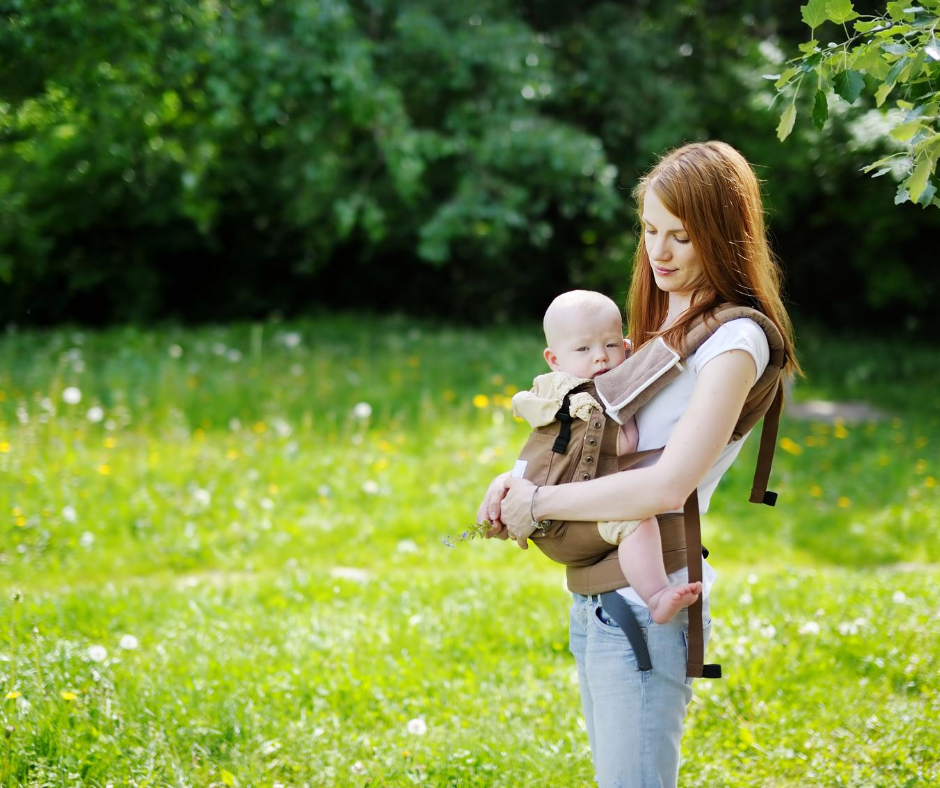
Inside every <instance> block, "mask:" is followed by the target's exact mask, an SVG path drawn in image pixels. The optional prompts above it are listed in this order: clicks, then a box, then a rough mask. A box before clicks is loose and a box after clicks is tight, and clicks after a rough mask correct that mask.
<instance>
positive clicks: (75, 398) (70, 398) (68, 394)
mask: <svg viewBox="0 0 940 788" xmlns="http://www.w3.org/2000/svg"><path fill="white" fill-rule="evenodd" d="M62 401H63V402H65V403H67V404H69V405H77V404H78V403H79V402H81V401H82V392H81V391H80V390H79V389H77V388H75V386H69V387H68V388H67V389H66V390H65V391H63V392H62Z"/></svg>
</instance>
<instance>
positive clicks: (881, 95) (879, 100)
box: [875, 82, 894, 107]
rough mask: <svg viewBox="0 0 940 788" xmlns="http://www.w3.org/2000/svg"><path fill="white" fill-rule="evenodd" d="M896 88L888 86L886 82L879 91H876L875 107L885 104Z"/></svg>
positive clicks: (891, 85)
mask: <svg viewBox="0 0 940 788" xmlns="http://www.w3.org/2000/svg"><path fill="white" fill-rule="evenodd" d="M892 88H894V84H890V85H889V84H888V83H887V82H885V84H883V85H882V86H881V87H880V88H878V90H876V91H875V106H876V107H880V106H881V105H882V104H884V103H885V99H886V98H888V94H889V93H890V92H891V90H892Z"/></svg>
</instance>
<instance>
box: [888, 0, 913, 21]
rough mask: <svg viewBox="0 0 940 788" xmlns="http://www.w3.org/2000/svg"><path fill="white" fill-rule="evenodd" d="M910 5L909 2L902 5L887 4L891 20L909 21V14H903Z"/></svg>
mask: <svg viewBox="0 0 940 788" xmlns="http://www.w3.org/2000/svg"><path fill="white" fill-rule="evenodd" d="M911 5H912V3H911V2H910V0H907V2H903V3H888V14H889V15H890V16H891V18H892V19H899V20H909V19H910V18H911V15H910V14H907V13H905V12H906V11H907V9H908V8H910V7H911Z"/></svg>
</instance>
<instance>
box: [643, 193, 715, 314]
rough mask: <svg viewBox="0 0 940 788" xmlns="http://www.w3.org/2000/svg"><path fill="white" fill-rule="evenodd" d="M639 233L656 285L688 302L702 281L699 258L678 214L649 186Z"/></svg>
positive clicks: (671, 295) (702, 270)
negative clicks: (641, 231)
mask: <svg viewBox="0 0 940 788" xmlns="http://www.w3.org/2000/svg"><path fill="white" fill-rule="evenodd" d="M642 219H643V233H644V242H645V243H646V253H647V254H648V255H649V259H650V267H651V268H652V269H653V278H654V279H655V280H656V286H657V287H658V288H659V289H660V290H663V291H664V292H666V293H669V295H670V297H675V298H679V299H682V300H683V301H689V302H691V299H692V293H693V292H695V290H696V289H698V288H699V287H701V285H702V282H703V281H704V277H703V272H704V269H703V267H702V261H701V259H700V258H699V256H698V252H696V251H695V247H693V246H692V241H691V240H690V239H689V234H688V233H687V232H686V231H685V228H684V227H683V226H682V222H681V221H680V220H679V219H678V217H676V216H674V215H673V214H671V213H670V212H669V211H668V210H667V209H666V206H665V205H663V203H662V201H661V200H660V199H659V196H658V195H657V194H656V192H655V191H654V190H653V189H649V190H648V191H647V192H646V195H645V197H644V199H643V216H642Z"/></svg>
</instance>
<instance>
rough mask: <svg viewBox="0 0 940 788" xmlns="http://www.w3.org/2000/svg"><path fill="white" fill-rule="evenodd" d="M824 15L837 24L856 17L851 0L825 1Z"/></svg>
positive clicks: (842, 23)
mask: <svg viewBox="0 0 940 788" xmlns="http://www.w3.org/2000/svg"><path fill="white" fill-rule="evenodd" d="M826 17H827V18H828V19H829V21H831V22H835V23H836V24H837V25H844V24H845V23H846V22H851V21H852V20H853V19H858V14H856V13H855V8H854V7H853V6H852V0H829V2H828V3H826Z"/></svg>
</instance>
